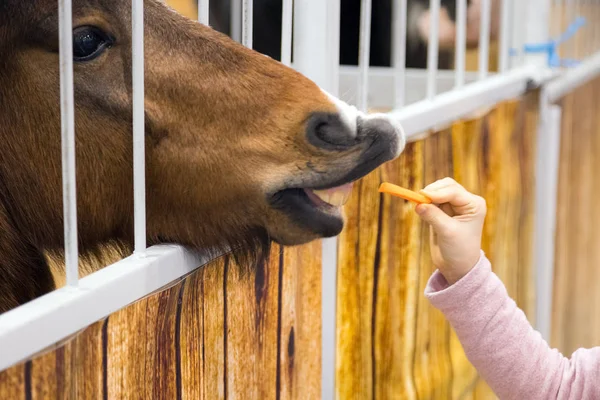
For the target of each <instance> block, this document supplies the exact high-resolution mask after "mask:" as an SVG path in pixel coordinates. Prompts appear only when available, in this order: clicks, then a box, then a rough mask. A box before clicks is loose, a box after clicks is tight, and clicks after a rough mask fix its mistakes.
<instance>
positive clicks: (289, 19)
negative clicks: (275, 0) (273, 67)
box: [281, 0, 294, 67]
mask: <svg viewBox="0 0 600 400" xmlns="http://www.w3.org/2000/svg"><path fill="white" fill-rule="evenodd" d="M293 15H294V0H283V4H282V12H281V62H282V63H283V64H284V65H287V66H288V67H289V66H290V65H292V23H293Z"/></svg>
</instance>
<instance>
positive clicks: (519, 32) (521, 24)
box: [510, 0, 535, 68]
mask: <svg viewBox="0 0 600 400" xmlns="http://www.w3.org/2000/svg"><path fill="white" fill-rule="evenodd" d="M511 1H512V20H513V29H512V35H511V47H512V48H513V49H515V50H517V52H518V53H517V55H516V56H514V57H511V58H510V67H511V68H514V67H516V66H521V65H523V63H524V61H525V56H524V54H523V46H524V45H525V37H526V35H527V34H526V29H527V23H528V21H527V11H528V6H527V3H528V2H527V1H523V0H511ZM528 1H529V0H528ZM531 1H535V0H531Z"/></svg>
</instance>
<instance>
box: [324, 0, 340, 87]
mask: <svg viewBox="0 0 600 400" xmlns="http://www.w3.org/2000/svg"><path fill="white" fill-rule="evenodd" d="M340 19H341V0H327V27H328V29H327V54H329V55H330V59H329V62H328V69H329V85H328V86H327V88H328V89H329V93H331V94H332V95H334V96H339V95H340V93H339V92H340Z"/></svg>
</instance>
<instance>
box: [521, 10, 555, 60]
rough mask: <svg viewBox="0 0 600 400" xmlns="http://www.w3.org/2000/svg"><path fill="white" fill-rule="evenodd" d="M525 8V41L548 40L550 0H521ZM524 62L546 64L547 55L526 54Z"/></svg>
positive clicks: (541, 41)
mask: <svg viewBox="0 0 600 400" xmlns="http://www.w3.org/2000/svg"><path fill="white" fill-rule="evenodd" d="M521 4H524V5H525V7H527V8H526V13H527V14H526V16H525V18H526V19H525V20H524V21H522V22H523V23H524V25H525V43H529V44H533V43H543V42H547V41H548V40H550V1H549V0H527V1H526V2H524V1H521ZM525 62H526V63H528V64H536V65H547V63H548V55H547V54H544V53H540V54H526V55H525Z"/></svg>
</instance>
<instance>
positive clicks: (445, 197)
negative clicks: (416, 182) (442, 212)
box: [421, 183, 474, 208]
mask: <svg viewBox="0 0 600 400" xmlns="http://www.w3.org/2000/svg"><path fill="white" fill-rule="evenodd" d="M421 192H422V193H423V194H424V195H426V196H427V197H429V198H430V199H431V201H433V202H434V203H436V204H443V203H450V204H451V205H452V206H453V207H457V208H459V207H464V206H467V205H469V204H470V203H471V202H472V201H473V197H474V196H473V195H472V194H471V193H469V192H468V191H467V190H465V189H464V188H463V187H462V186H460V185H459V184H457V183H456V184H451V185H448V186H446V187H442V188H440V189H434V190H431V189H424V190H422V191H421Z"/></svg>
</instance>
